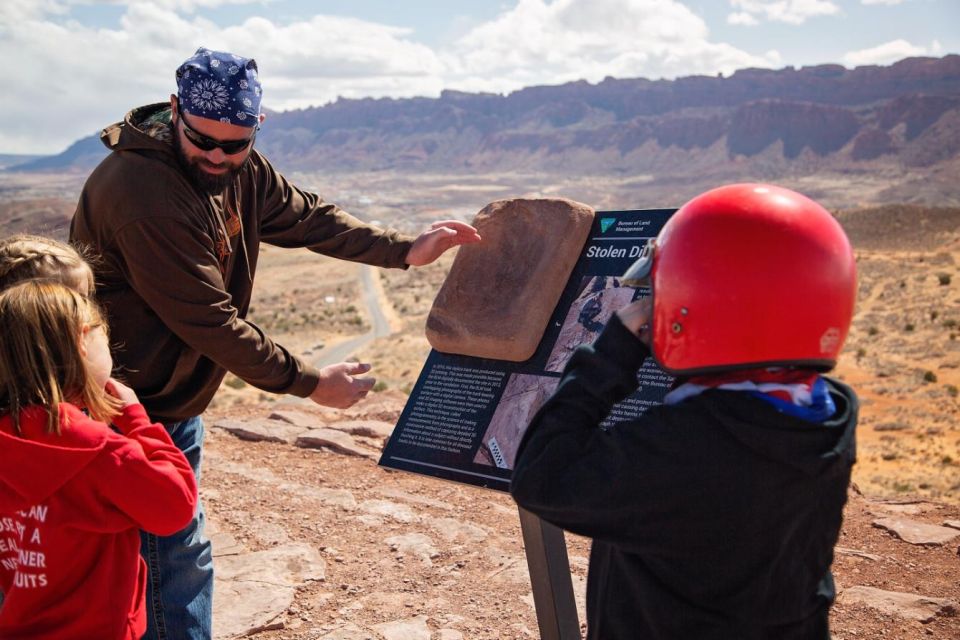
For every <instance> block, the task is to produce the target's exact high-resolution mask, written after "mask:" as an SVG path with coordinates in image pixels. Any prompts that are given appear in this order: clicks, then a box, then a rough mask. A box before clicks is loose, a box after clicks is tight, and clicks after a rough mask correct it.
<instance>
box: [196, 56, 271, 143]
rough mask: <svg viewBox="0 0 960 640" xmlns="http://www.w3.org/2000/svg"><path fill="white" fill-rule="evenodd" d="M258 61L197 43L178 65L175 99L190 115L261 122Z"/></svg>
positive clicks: (244, 123) (248, 123)
mask: <svg viewBox="0 0 960 640" xmlns="http://www.w3.org/2000/svg"><path fill="white" fill-rule="evenodd" d="M261 93H262V91H261V89H260V80H258V79H257V62H256V60H254V59H252V58H243V57H241V56H236V55H233V54H232V53H224V52H222V51H210V50H209V49H204V48H203V47H200V48H199V49H197V52H196V53H195V54H193V57H191V58H188V59H187V61H186V62H184V63H183V64H182V65H180V68H178V69H177V99H178V100H179V102H180V108H181V109H183V110H184V111H185V112H187V113H189V114H190V115H193V116H197V117H200V118H208V119H210V120H219V121H220V122H228V123H230V124H235V125H239V126H241V127H255V126H257V125H258V124H260V96H261Z"/></svg>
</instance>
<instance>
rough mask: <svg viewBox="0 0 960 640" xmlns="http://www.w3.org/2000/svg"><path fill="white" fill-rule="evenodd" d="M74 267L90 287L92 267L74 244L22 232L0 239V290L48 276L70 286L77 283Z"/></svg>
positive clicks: (91, 285)
mask: <svg viewBox="0 0 960 640" xmlns="http://www.w3.org/2000/svg"><path fill="white" fill-rule="evenodd" d="M78 270H80V271H83V272H84V276H85V277H86V278H87V282H86V283H85V284H87V287H88V291H93V271H92V270H91V268H90V265H89V264H88V262H87V258H86V256H85V255H84V253H83V252H81V251H80V250H78V249H77V248H75V247H73V246H71V245H69V244H66V243H64V242H60V241H58V240H54V239H53V238H45V237H43V236H34V235H30V234H26V233H21V234H17V235H15V236H10V237H9V238H5V239H3V240H0V290H2V289H6V288H7V287H9V286H12V285H14V284H16V283H18V282H23V281H24V280H36V279H42V280H52V281H54V282H59V283H61V284H64V285H66V286H68V287H71V288H74V289H76V288H78V285H79V284H81V283H80V282H77V280H76V278H77V275H78Z"/></svg>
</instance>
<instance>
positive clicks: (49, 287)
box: [0, 280, 121, 434]
mask: <svg viewBox="0 0 960 640" xmlns="http://www.w3.org/2000/svg"><path fill="white" fill-rule="evenodd" d="M98 326H103V327H104V330H106V325H105V322H104V319H103V314H102V313H101V312H100V310H99V309H98V308H97V305H96V303H94V302H93V301H92V300H89V299H87V298H85V297H84V296H82V295H80V294H79V293H77V292H76V291H74V290H73V289H71V288H69V287H67V286H65V285H62V284H59V283H55V282H47V281H42V280H27V281H26V282H21V283H19V284H16V285H14V286H12V287H10V288H9V289H7V290H5V291H0V336H2V339H0V411H3V412H9V413H10V418H11V419H12V420H13V425H14V429H15V430H16V432H17V433H20V412H21V411H22V410H23V409H25V408H27V407H30V406H34V405H39V406H42V407H44V408H45V409H46V411H47V431H48V432H50V433H57V434H59V433H60V407H59V405H60V403H62V402H69V403H72V404H77V405H79V406H83V407H86V409H87V410H88V411H89V412H90V415H91V416H93V418H95V419H97V420H101V421H103V422H108V421H109V420H110V419H111V418H113V417H114V416H115V415H117V414H118V413H119V410H120V406H121V403H120V401H119V400H118V399H116V398H114V397H113V396H111V395H109V394H108V393H107V392H106V390H105V389H103V388H102V387H100V386H99V385H98V384H97V382H96V381H95V380H94V379H93V376H91V375H90V374H89V373H88V371H87V367H86V362H85V360H84V357H83V355H82V353H81V350H80V341H81V340H83V335H84V329H85V328H96V327H98Z"/></svg>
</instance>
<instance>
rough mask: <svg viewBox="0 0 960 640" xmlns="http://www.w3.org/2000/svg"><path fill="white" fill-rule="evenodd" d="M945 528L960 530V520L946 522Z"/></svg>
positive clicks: (944, 523) (944, 522)
mask: <svg viewBox="0 0 960 640" xmlns="http://www.w3.org/2000/svg"><path fill="white" fill-rule="evenodd" d="M943 526H945V527H950V528H951V529H960V520H944V521H943Z"/></svg>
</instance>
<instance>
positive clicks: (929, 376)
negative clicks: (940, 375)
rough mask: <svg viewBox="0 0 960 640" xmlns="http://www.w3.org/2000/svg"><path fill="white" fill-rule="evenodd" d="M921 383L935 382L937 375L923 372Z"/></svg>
mask: <svg viewBox="0 0 960 640" xmlns="http://www.w3.org/2000/svg"><path fill="white" fill-rule="evenodd" d="M923 381H924V382H936V381H937V374H935V373H934V372H933V371H924V372H923Z"/></svg>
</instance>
